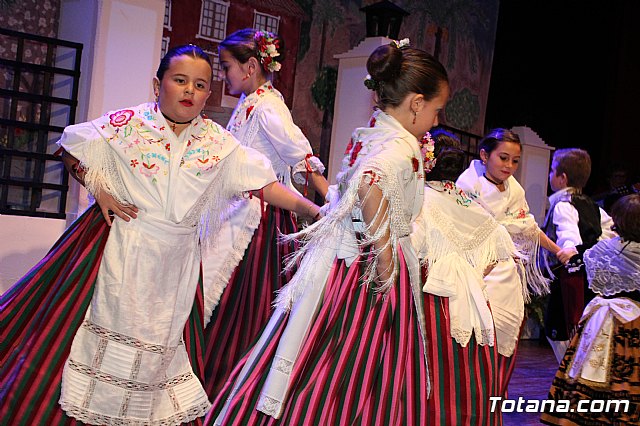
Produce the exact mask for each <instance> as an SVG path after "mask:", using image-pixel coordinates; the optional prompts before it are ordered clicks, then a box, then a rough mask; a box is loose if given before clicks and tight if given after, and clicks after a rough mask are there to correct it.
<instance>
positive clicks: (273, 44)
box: [253, 30, 282, 72]
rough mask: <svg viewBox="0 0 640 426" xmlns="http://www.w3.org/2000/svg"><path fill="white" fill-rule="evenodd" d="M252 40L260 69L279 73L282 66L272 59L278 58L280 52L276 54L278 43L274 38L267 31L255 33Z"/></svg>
mask: <svg viewBox="0 0 640 426" xmlns="http://www.w3.org/2000/svg"><path fill="white" fill-rule="evenodd" d="M253 39H254V40H255V42H256V47H257V49H258V56H259V58H260V63H261V64H262V68H264V70H265V71H267V72H274V71H280V68H282V64H281V63H280V62H278V61H276V60H275V59H274V58H275V57H276V56H280V52H278V49H279V48H280V43H279V41H278V40H276V36H275V35H274V34H273V33H270V32H269V31H262V30H260V31H256V33H255V35H254V36H253Z"/></svg>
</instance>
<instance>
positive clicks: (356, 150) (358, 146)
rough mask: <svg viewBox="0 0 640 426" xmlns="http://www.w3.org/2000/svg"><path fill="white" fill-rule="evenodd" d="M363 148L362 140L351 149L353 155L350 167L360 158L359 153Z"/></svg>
mask: <svg viewBox="0 0 640 426" xmlns="http://www.w3.org/2000/svg"><path fill="white" fill-rule="evenodd" d="M361 149H362V142H361V141H358V142H356V144H355V146H354V147H353V149H352V150H351V157H350V159H349V167H351V166H353V164H354V163H355V162H356V159H357V158H358V153H360V150H361Z"/></svg>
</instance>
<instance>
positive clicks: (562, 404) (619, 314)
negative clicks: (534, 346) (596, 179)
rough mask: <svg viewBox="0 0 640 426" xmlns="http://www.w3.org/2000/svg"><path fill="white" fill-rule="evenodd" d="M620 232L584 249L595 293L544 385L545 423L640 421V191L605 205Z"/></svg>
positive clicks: (602, 424)
mask: <svg viewBox="0 0 640 426" xmlns="http://www.w3.org/2000/svg"><path fill="white" fill-rule="evenodd" d="M611 216H612V218H613V223H614V227H615V228H616V232H617V233H618V235H619V237H615V238H612V239H609V240H602V241H600V242H598V243H597V244H596V245H594V246H593V247H592V248H590V249H588V250H587V251H586V252H585V253H584V264H585V267H586V270H587V277H588V280H589V288H590V289H591V290H592V291H593V292H594V293H596V295H597V296H596V297H595V298H594V299H593V300H591V302H589V304H588V305H587V307H586V308H585V310H584V313H583V315H582V319H581V320H580V324H579V326H578V331H577V332H576V335H575V336H574V337H573V339H572V340H571V343H570V344H569V347H568V348H567V351H566V353H565V355H564V359H563V360H562V362H561V363H560V367H559V368H558V372H557V373H556V376H555V378H554V379H553V384H552V385H551V389H550V390H549V398H550V399H552V400H553V401H554V402H555V404H556V405H555V407H554V409H549V407H547V410H545V411H546V413H545V414H543V415H542V422H543V423H545V424H550V425H573V426H577V425H584V424H588V425H593V426H605V425H637V424H639V423H640V368H639V367H638V359H640V344H639V339H638V336H640V194H632V195H627V196H625V197H623V198H621V199H619V200H618V201H616V203H615V204H614V205H613V207H612V209H611Z"/></svg>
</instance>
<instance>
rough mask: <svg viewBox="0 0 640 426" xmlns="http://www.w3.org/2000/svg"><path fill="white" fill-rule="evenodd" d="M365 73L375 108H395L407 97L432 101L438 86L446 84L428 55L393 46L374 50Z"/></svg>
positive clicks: (439, 67)
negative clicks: (368, 78) (369, 83)
mask: <svg viewBox="0 0 640 426" xmlns="http://www.w3.org/2000/svg"><path fill="white" fill-rule="evenodd" d="M367 72H368V73H369V75H370V76H371V79H372V80H373V81H374V85H373V87H374V90H375V92H376V95H377V100H376V101H377V104H378V107H379V108H380V109H382V110H384V109H385V108H386V107H387V106H392V107H395V106H398V105H400V104H401V103H402V101H403V100H404V99H405V98H406V97H407V95H408V94H409V93H418V94H422V95H424V97H425V99H426V100H427V101H430V100H431V99H433V98H435V97H436V96H437V95H438V94H439V93H440V89H441V84H442V83H445V84H448V83H449V77H448V76H447V71H446V70H445V69H444V67H443V66H442V64H441V63H440V62H438V61H437V60H436V59H435V58H434V57H433V56H431V55H430V54H429V53H427V52H425V51H423V50H420V49H413V48H410V47H403V48H398V47H397V46H395V45H393V44H388V45H384V46H380V47H378V48H377V49H376V50H374V51H373V53H372V54H371V56H369V59H368V60H367Z"/></svg>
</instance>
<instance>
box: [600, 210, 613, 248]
mask: <svg viewBox="0 0 640 426" xmlns="http://www.w3.org/2000/svg"><path fill="white" fill-rule="evenodd" d="M612 226H613V219H611V216H609V215H608V214H607V212H605V211H604V210H602V208H600V227H601V228H602V234H601V235H600V238H598V241H600V240H610V239H611V238H615V237H617V236H618V234H616V233H615V231H612V230H611V227H612Z"/></svg>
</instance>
